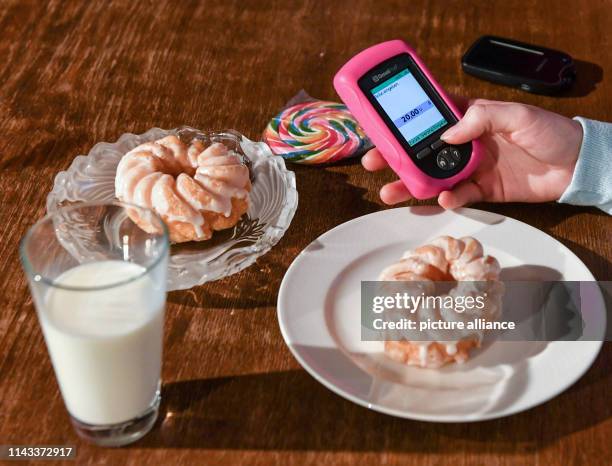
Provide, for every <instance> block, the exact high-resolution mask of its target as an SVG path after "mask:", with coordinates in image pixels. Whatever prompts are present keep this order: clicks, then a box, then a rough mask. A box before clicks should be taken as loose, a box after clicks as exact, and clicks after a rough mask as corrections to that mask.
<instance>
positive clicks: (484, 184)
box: [362, 99, 582, 209]
mask: <svg viewBox="0 0 612 466" xmlns="http://www.w3.org/2000/svg"><path fill="white" fill-rule="evenodd" d="M441 137H442V139H444V140H445V141H446V142H448V143H450V144H462V143H465V142H468V141H471V140H472V139H476V138H478V139H479V140H480V142H481V143H482V145H483V149H484V154H483V159H482V161H481V163H480V165H479V166H478V168H476V170H475V172H474V173H473V174H472V176H471V177H470V179H468V180H464V181H462V182H460V183H459V184H457V185H455V186H454V187H453V189H452V190H450V191H443V192H441V193H440V194H439V196H438V203H439V204H440V205H441V206H442V207H444V208H445V209H455V208H457V207H460V206H463V205H465V204H470V203H474V202H480V201H487V202H515V201H518V202H547V201H554V200H557V199H559V198H560V197H561V194H563V192H564V191H565V189H566V188H567V186H568V185H569V183H570V181H571V179H572V175H573V173H574V167H575V166H576V160H577V159H578V153H579V151H580V145H581V143H582V126H581V125H580V123H578V122H577V121H574V120H571V119H570V118H566V117H564V116H561V115H557V114H556V113H552V112H549V111H546V110H543V109H541V108H538V107H534V106H531V105H524V104H519V103H512V102H496V101H492V100H484V99H476V100H473V101H470V102H469V106H468V109H467V112H466V113H465V115H464V117H463V118H462V119H461V120H460V121H459V122H458V123H457V124H456V125H455V126H452V127H451V128H449V129H448V130H447V131H446V132H445V133H444V134H443V135H442V136H441ZM362 164H363V166H364V168H365V169H366V170H369V171H375V170H381V169H383V168H385V167H387V166H388V165H387V162H386V161H385V160H384V159H383V158H382V155H381V154H380V152H379V151H378V150H377V149H372V150H370V151H369V152H368V153H367V154H365V155H364V156H363V158H362ZM411 197H412V196H411V195H410V191H409V190H408V188H407V187H406V186H405V185H404V184H403V183H402V182H401V181H400V180H398V181H395V182H393V183H389V184H387V185H385V186H383V187H382V189H381V190H380V198H381V199H382V201H383V202H385V203H386V204H397V203H398V202H403V201H406V200H408V199H410V198H411Z"/></svg>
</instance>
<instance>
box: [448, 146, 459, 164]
mask: <svg viewBox="0 0 612 466" xmlns="http://www.w3.org/2000/svg"><path fill="white" fill-rule="evenodd" d="M449 152H450V156H451V157H452V158H453V159H455V160H456V161H457V162H459V160H461V151H460V150H459V149H457V148H456V147H451V148H450V149H449Z"/></svg>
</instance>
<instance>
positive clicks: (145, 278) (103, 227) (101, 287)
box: [20, 202, 168, 446]
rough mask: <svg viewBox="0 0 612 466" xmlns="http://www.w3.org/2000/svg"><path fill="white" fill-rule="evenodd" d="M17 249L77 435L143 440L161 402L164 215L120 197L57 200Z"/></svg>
mask: <svg viewBox="0 0 612 466" xmlns="http://www.w3.org/2000/svg"><path fill="white" fill-rule="evenodd" d="M20 252H21V261H22V264H23V268H24V269H25V272H26V274H27V277H28V282H29V285H30V291H31V292H32V296H33V300H34V304H35V307H36V312H37V315H38V319H39V323H40V325H41V327H42V331H43V334H44V337H45V342H46V344H47V349H48V351H49V355H50V357H51V362H52V363H53V368H54V370H55V375H56V377H57V381H58V384H59V388H60V390H61V393H62V397H63V399H64V403H65V405H66V408H67V410H68V412H69V413H70V417H71V420H72V423H73V425H74V427H75V429H76V431H77V433H78V434H79V435H80V436H81V437H83V438H85V439H87V440H89V441H91V442H93V443H96V444H98V445H103V446H120V445H125V444H127V443H131V442H134V441H136V440H138V439H140V438H141V437H143V436H144V435H145V434H146V433H147V432H148V431H149V430H150V429H151V427H152V426H153V424H154V423H155V420H156V418H157V413H158V409H159V402H160V387H161V383H160V380H161V360H162V340H163V320H164V307H165V302H166V275H167V262H168V232H167V229H166V226H165V225H164V223H163V221H162V220H161V218H160V217H159V216H158V215H156V214H155V213H154V212H153V211H151V210H148V209H144V208H141V207H136V206H133V205H129V204H122V203H119V202H109V203H84V204H76V205H71V206H65V207H60V208H59V209H58V210H57V211H55V212H53V213H51V214H49V215H47V216H46V217H44V218H43V219H41V220H40V221H38V222H37V223H36V224H35V225H34V226H32V228H30V230H29V231H28V233H27V234H26V236H25V237H24V238H23V240H22V242H21V250H20Z"/></svg>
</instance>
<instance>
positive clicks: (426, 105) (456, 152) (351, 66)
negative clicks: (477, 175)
mask: <svg viewBox="0 0 612 466" xmlns="http://www.w3.org/2000/svg"><path fill="white" fill-rule="evenodd" d="M334 87H335V88H336V92H338V94H339V95H340V98H341V99H342V100H343V102H344V103H345V104H346V106H347V107H348V109H349V110H350V111H351V113H352V114H353V115H354V116H355V118H356V119H357V121H358V122H359V124H360V125H361V126H362V127H363V129H364V131H365V133H366V134H367V135H368V137H369V138H370V139H371V140H372V142H374V144H376V146H377V147H378V150H379V151H380V152H381V154H382V156H383V157H384V158H385V160H386V161H387V163H388V164H389V166H390V167H391V168H392V169H393V171H394V172H395V173H397V175H398V176H399V177H400V179H401V180H402V181H403V183H404V184H405V185H406V187H407V188H408V189H409V190H410V193H411V194H412V195H413V196H414V197H416V198H417V199H427V198H430V197H434V196H436V195H438V194H439V193H440V192H442V191H444V190H447V189H450V188H452V187H453V186H454V185H456V184H457V183H458V182H460V181H462V180H465V179H466V178H468V177H469V176H470V175H471V174H472V172H473V171H474V170H475V169H476V167H477V166H478V163H479V161H480V158H481V151H482V149H481V145H480V143H479V142H478V141H472V142H468V143H466V144H460V145H456V146H451V145H449V144H447V143H445V142H444V141H442V140H441V139H440V135H441V134H442V133H443V132H444V131H446V130H447V129H448V128H449V127H451V126H452V125H454V124H455V123H457V121H459V119H460V118H461V116H462V114H461V112H460V111H459V110H458V109H457V107H456V106H455V104H454V103H453V102H452V101H451V99H450V98H449V97H448V95H447V94H446V92H444V90H443V89H442V88H441V87H440V85H439V84H438V83H437V82H436V80H435V79H434V78H433V76H432V75H431V73H430V72H429V70H428V69H427V68H426V67H425V65H424V64H423V62H422V61H421V59H420V58H419V57H418V55H417V54H416V53H415V52H414V50H413V49H412V48H410V46H408V44H406V43H405V42H404V41H401V40H391V41H388V42H383V43H382V44H378V45H374V46H372V47H370V48H368V49H366V50H364V51H363V52H361V53H359V54H357V55H355V56H354V57H353V58H351V60H350V61H349V62H348V63H346V64H345V65H344V66H343V67H342V68H341V69H340V71H338V73H337V74H336V76H335V77H334Z"/></svg>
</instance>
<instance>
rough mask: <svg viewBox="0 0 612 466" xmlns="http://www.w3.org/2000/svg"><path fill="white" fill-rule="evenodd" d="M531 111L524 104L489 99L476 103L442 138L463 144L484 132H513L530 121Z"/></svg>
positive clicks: (452, 142)
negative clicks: (490, 100)
mask: <svg viewBox="0 0 612 466" xmlns="http://www.w3.org/2000/svg"><path fill="white" fill-rule="evenodd" d="M530 113H531V110H530V108H529V107H528V106H526V105H522V104H514V103H505V102H489V101H485V102H481V103H475V104H474V105H472V106H471V107H470V108H468V110H467V112H466V113H465V115H464V116H463V118H462V119H461V120H459V122H458V123H457V124H455V125H454V126H451V127H450V128H449V129H448V130H446V131H445V132H444V134H442V136H440V138H441V139H442V140H444V141H446V142H449V143H451V144H463V143H464V142H468V141H471V140H472V139H476V138H478V137H480V136H482V135H483V134H484V133H511V132H513V131H516V130H518V129H519V128H521V127H522V128H524V127H525V126H526V125H527V124H528V123H529V121H530V120H531V118H530Z"/></svg>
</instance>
